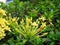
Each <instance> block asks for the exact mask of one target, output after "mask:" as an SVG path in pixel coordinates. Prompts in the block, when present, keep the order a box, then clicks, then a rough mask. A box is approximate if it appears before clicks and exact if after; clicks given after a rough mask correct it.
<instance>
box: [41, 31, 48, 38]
mask: <svg viewBox="0 0 60 45" xmlns="http://www.w3.org/2000/svg"><path fill="white" fill-rule="evenodd" d="M47 34H48V32H46V33H43V34H42V35H40V36H41V37H43V36H46V35H47Z"/></svg>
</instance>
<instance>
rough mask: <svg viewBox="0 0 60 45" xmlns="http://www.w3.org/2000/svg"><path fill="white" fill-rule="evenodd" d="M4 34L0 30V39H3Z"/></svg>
mask: <svg viewBox="0 0 60 45" xmlns="http://www.w3.org/2000/svg"><path fill="white" fill-rule="evenodd" d="M5 36H6V34H5V31H4V30H0V40H1V39H3V38H4V37H5Z"/></svg>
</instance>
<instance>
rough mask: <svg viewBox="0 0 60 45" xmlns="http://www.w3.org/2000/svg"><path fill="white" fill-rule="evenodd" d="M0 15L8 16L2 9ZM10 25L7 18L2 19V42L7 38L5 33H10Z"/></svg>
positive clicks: (0, 25)
mask: <svg viewBox="0 0 60 45" xmlns="http://www.w3.org/2000/svg"><path fill="white" fill-rule="evenodd" d="M0 15H6V14H5V11H4V10H2V9H0ZM8 25H9V23H8V21H7V20H6V19H5V18H3V17H0V40H1V39H3V38H4V37H5V36H6V34H5V31H10V28H9V26H8Z"/></svg>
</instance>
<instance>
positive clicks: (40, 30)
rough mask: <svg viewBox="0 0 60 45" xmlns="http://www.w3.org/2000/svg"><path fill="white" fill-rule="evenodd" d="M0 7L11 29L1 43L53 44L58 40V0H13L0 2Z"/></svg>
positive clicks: (59, 31) (59, 23)
mask: <svg viewBox="0 0 60 45" xmlns="http://www.w3.org/2000/svg"><path fill="white" fill-rule="evenodd" d="M0 8H2V9H4V10H6V16H4V17H3V18H5V19H6V20H7V21H8V23H9V27H10V29H11V32H10V33H9V32H8V34H7V35H8V36H6V37H7V39H6V38H4V39H3V41H4V42H3V41H2V43H3V44H1V45H55V44H56V42H57V41H59V40H60V36H59V35H60V0H24V1H23V0H13V2H10V3H9V4H4V3H2V2H1V3H0ZM1 16H2V14H1V15H0V17H1ZM31 17H32V18H33V19H32V18H31ZM9 36H10V37H9ZM5 40H6V41H5ZM0 43H1V41H0Z"/></svg>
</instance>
